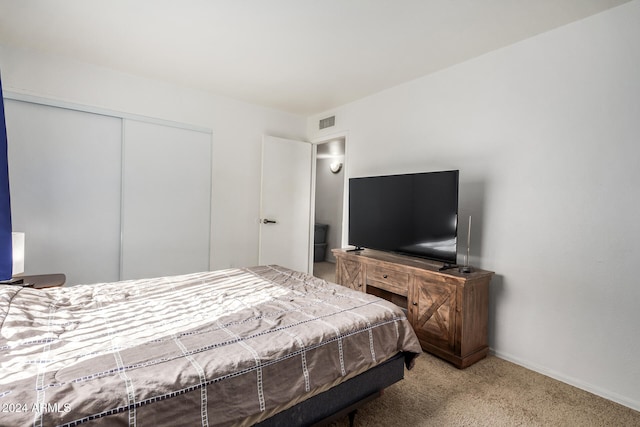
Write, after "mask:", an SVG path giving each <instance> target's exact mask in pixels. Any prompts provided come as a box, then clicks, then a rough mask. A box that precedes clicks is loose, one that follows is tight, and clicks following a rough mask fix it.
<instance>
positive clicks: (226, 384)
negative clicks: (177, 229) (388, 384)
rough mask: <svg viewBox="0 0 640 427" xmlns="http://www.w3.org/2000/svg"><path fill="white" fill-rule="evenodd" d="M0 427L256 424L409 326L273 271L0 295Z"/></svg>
mask: <svg viewBox="0 0 640 427" xmlns="http://www.w3.org/2000/svg"><path fill="white" fill-rule="evenodd" d="M0 327H1V329H0V405H1V406H0V409H1V411H0V425H2V426H31V425H33V426H54V425H66V426H74V425H91V426H96V425H100V426H114V425H122V426H126V425H129V426H175V425H181V426H192V425H193V426H200V425H202V426H206V425H251V424H253V423H255V422H257V421H260V420H262V419H265V418H267V417H269V416H271V415H273V414H274V413H276V412H279V411H281V410H283V409H286V408H287V407H290V406H293V405H294V404H296V403H298V402H299V401H302V400H304V399H306V398H309V397H310V396H312V395H314V394H317V393H320V392H322V391H324V390H326V389H328V388H330V387H332V386H334V385H336V384H338V383H340V382H341V381H344V380H346V379H348V378H351V377H353V376H355V375H357V374H358V373H361V372H363V371H365V370H367V369H369V368H371V367H372V366H374V365H376V364H378V363H380V362H382V361H384V360H386V359H388V358H390V357H391V356H393V355H395V354H396V353H398V352H400V351H404V352H408V354H410V355H413V354H418V353H420V352H421V349H420V345H419V343H418V340H417V338H416V336H415V334H414V333H413V330H412V329H411V327H410V325H409V323H408V321H407V319H406V317H405V315H404V313H403V312H402V311H401V310H400V309H399V308H398V307H396V306H395V305H393V304H391V303H389V302H387V301H384V300H381V299H379V298H377V297H374V296H371V295H367V294H364V293H361V292H356V291H352V290H350V289H347V288H345V287H342V286H339V285H335V284H331V283H327V282H325V281H323V280H320V279H317V278H314V277H311V276H309V275H306V274H303V273H299V272H295V271H291V270H288V269H285V268H283V267H278V266H261V267H253V268H246V269H229V270H220V271H213V272H204V273H196V274H189V275H182V276H174V277H163V278H154V279H144V280H135V281H123V282H115V283H103V284H95V285H79V286H73V287H62V288H52V289H48V290H36V289H29V288H19V287H14V286H0Z"/></svg>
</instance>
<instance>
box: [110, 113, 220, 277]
mask: <svg viewBox="0 0 640 427" xmlns="http://www.w3.org/2000/svg"><path fill="white" fill-rule="evenodd" d="M123 150H124V153H123V158H124V165H123V181H124V186H123V191H122V205H123V209H122V262H121V278H122V279H140V278H144V277H157V276H169V275H175V274H184V273H194V272H198V271H207V270H209V241H210V224H211V209H210V206H211V135H210V134H208V133H205V132H200V131H195V130H190V129H182V128H177V127H172V126H164V125H160V124H154V123H145V122H139V121H135V120H125V132H124V148H123Z"/></svg>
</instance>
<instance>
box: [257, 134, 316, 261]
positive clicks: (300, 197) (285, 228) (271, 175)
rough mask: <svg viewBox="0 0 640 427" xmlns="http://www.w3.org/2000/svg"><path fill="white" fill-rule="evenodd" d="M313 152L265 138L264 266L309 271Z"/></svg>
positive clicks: (303, 145)
mask: <svg viewBox="0 0 640 427" xmlns="http://www.w3.org/2000/svg"><path fill="white" fill-rule="evenodd" d="M312 153H313V145H312V144H310V143H307V142H302V141H294V140H289V139H282V138H276V137H271V136H265V137H264V138H263V141H262V189H261V201H260V248H259V254H258V261H259V263H260V264H261V265H267V264H278V265H281V266H283V267H287V268H291V269H293V270H297V271H303V272H310V270H309V268H310V263H309V259H310V252H309V251H310V247H311V245H310V242H311V240H310V239H311V186H312V180H311V177H312V175H311V174H312V171H313V167H312V157H313V155H312Z"/></svg>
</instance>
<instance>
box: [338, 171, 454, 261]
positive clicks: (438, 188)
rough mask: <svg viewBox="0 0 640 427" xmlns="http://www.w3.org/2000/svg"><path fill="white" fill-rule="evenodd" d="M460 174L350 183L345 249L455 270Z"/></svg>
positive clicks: (366, 179) (392, 177)
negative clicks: (422, 260)
mask: <svg viewBox="0 0 640 427" xmlns="http://www.w3.org/2000/svg"><path fill="white" fill-rule="evenodd" d="M458 175H459V171H457V170H451V171H441V172H424V173H413V174H403V175H385V176H370V177H362V178H351V179H349V245H352V246H355V247H356V249H360V248H369V249H376V250H382V251H389V252H397V253H402V254H407V255H413V256H418V257H423V258H428V259H431V260H435V261H440V262H443V263H445V264H455V263H456V257H457V236H458Z"/></svg>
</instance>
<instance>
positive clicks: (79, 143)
mask: <svg viewBox="0 0 640 427" xmlns="http://www.w3.org/2000/svg"><path fill="white" fill-rule="evenodd" d="M5 110H6V121H7V136H8V151H9V173H10V176H9V182H10V188H11V210H12V219H13V229H14V230H15V231H24V232H25V233H26V234H25V237H26V249H25V273H26V274H47V273H64V274H66V276H67V284H68V285H73V284H78V283H94V282H107V281H114V280H118V278H119V269H120V267H119V262H120V192H121V190H120V188H121V167H120V165H121V155H122V153H121V139H122V120H121V119H119V118H115V117H109V116H104V115H99V114H93V113H87V112H81V111H76V110H72V109H66V108H58V107H52V106H47V105H41V104H35V103H29V102H23V101H15V100H8V99H7V100H5Z"/></svg>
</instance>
